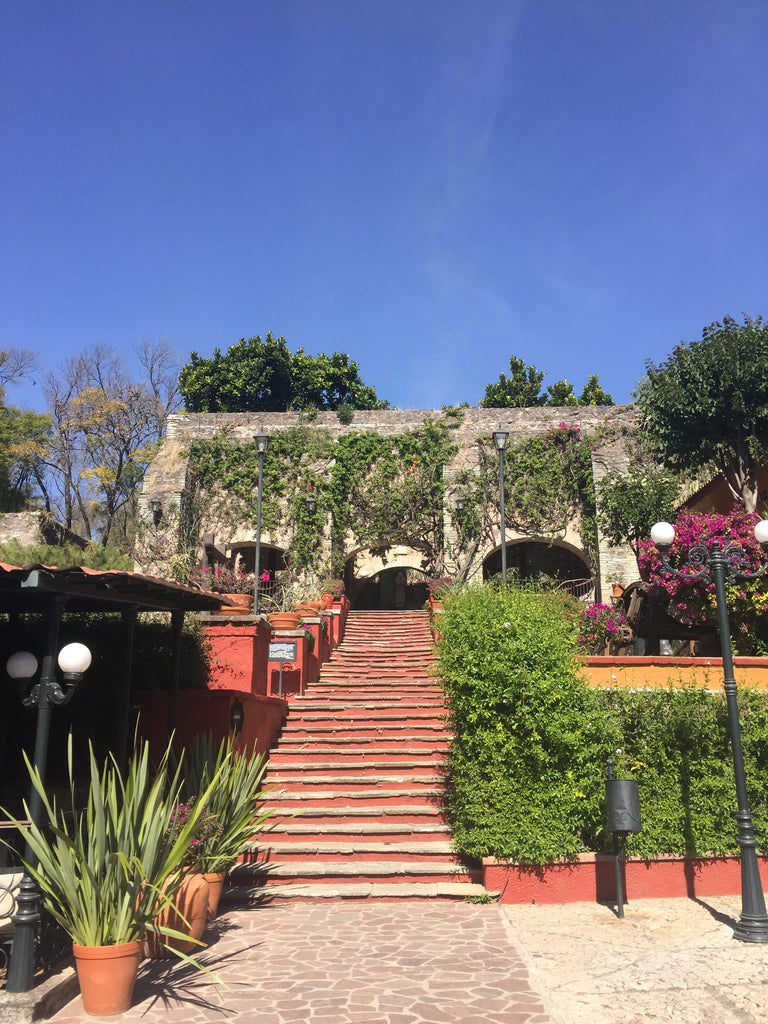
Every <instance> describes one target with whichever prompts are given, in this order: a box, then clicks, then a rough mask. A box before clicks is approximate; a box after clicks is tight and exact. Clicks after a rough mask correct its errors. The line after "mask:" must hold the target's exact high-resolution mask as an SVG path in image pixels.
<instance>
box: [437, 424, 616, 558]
mask: <svg viewBox="0 0 768 1024" xmlns="http://www.w3.org/2000/svg"><path fill="white" fill-rule="evenodd" d="M598 443H600V444H603V443H605V437H604V436H603V434H602V433H600V434H598V433H596V434H591V435H587V436H585V435H584V434H582V431H581V429H580V428H579V427H577V426H573V425H571V424H567V423H561V424H559V426H558V427H556V428H555V429H553V430H548V431H547V432H546V433H544V434H539V435H536V436H535V437H530V438H526V439H525V440H523V441H520V442H518V443H517V444H513V445H510V446H509V447H508V448H507V449H506V450H505V452H504V495H505V503H504V504H505V509H504V511H505V517H504V518H505V522H506V525H507V526H508V527H510V528H511V529H514V530H516V531H518V532H519V533H525V534H531V535H535V536H539V537H547V538H550V539H552V540H554V539H556V538H560V537H563V536H564V535H565V532H566V529H567V528H568V526H569V524H572V523H573V522H577V523H578V524H579V531H580V533H581V538H582V542H583V544H584V547H585V548H589V547H593V546H594V544H595V537H596V530H595V488H594V482H593V477H592V460H591V455H592V451H593V449H594V448H595V447H596V446H597V444H598ZM457 482H458V484H459V486H460V488H461V489H462V492H463V496H464V507H463V508H462V509H461V510H460V511H457V512H455V513H454V523H455V527H456V531H457V534H458V537H459V541H460V544H461V545H463V546H465V547H466V546H469V544H470V543H471V542H472V541H474V540H476V539H477V538H479V537H481V536H484V535H487V534H488V533H489V532H490V531H491V530H492V528H493V526H494V525H495V524H496V523H498V500H499V499H498V495H499V460H498V453H497V451H496V449H495V447H494V445H493V441H492V439H491V438H479V439H478V467H477V471H476V473H471V472H470V471H467V472H465V473H464V474H463V475H462V476H461V477H460V478H459V480H458V481H457Z"/></svg>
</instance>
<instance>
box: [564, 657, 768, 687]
mask: <svg viewBox="0 0 768 1024" xmlns="http://www.w3.org/2000/svg"><path fill="white" fill-rule="evenodd" d="M580 674H581V677H582V678H583V679H584V680H585V681H586V682H587V683H588V685H589V686H594V687H602V688H612V687H622V688H628V689H635V690H640V689H649V688H653V689H656V688H662V689H667V688H669V687H675V688H682V687H684V686H695V687H698V688H699V689H702V690H711V691H713V692H718V691H721V690H722V689H723V659H722V658H677V657H669V656H667V657H647V658H646V657H631V658H611V657H589V658H584V659H583V662H582V669H581V673H580ZM733 674H734V678H735V679H736V682H737V683H738V685H739V686H745V687H749V688H750V689H754V690H768V658H734V659H733Z"/></svg>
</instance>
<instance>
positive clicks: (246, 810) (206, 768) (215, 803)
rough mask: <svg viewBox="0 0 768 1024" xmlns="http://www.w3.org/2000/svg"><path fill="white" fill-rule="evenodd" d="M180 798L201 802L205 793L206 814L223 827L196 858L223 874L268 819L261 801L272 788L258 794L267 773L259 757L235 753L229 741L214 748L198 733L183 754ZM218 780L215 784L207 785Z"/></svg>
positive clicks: (264, 761) (268, 812) (207, 735)
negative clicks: (192, 798) (212, 816)
mask: <svg viewBox="0 0 768 1024" xmlns="http://www.w3.org/2000/svg"><path fill="white" fill-rule="evenodd" d="M183 764H184V770H183V780H182V795H183V796H184V797H185V798H186V799H190V798H191V797H196V798H197V799H196V800H195V804H199V803H201V801H202V799H203V798H202V797H201V794H203V793H205V792H206V791H207V794H208V795H207V796H206V797H205V800H204V802H205V811H206V813H208V814H212V815H214V816H215V818H216V819H217V821H218V822H219V824H220V825H221V827H222V832H221V835H218V836H215V837H212V838H210V839H207V840H206V844H205V851H204V853H203V855H202V857H201V859H200V862H201V866H202V868H203V870H204V871H226V870H227V868H229V867H231V866H232V865H233V864H234V863H235V862H236V861H237V858H238V857H239V856H240V854H241V853H244V852H245V851H246V850H248V849H251V848H252V847H253V845H254V842H255V840H256V837H257V836H258V835H259V833H261V832H263V831H264V830H265V829H264V826H265V824H266V822H267V821H268V819H269V818H270V817H271V815H272V813H273V812H272V811H271V810H270V809H267V808H265V806H264V797H265V796H266V795H267V794H268V793H270V792H271V791H272V790H271V789H269V790H262V788H261V783H262V780H263V778H264V773H265V771H266V769H267V764H268V762H267V758H266V756H265V755H264V754H257V753H256V752H253V753H251V754H249V755H248V754H240V753H237V752H236V751H235V750H234V748H233V745H232V740H231V739H230V738H225V739H223V740H222V741H221V743H220V744H219V745H218V747H217V746H216V744H215V742H214V739H213V736H212V735H211V734H210V733H205V734H202V733H201V734H198V735H197V736H196V737H195V740H194V743H193V744H192V747H191V749H190V750H189V751H188V752H187V753H186V754H185V758H184V762H183ZM213 779H217V780H218V781H217V783H216V785H215V786H212V785H211V782H212V780H213Z"/></svg>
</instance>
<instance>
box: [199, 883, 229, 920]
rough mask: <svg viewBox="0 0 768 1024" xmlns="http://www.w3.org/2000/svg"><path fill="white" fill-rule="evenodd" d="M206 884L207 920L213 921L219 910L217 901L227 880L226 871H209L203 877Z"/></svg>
mask: <svg viewBox="0 0 768 1024" xmlns="http://www.w3.org/2000/svg"><path fill="white" fill-rule="evenodd" d="M203 878H204V879H205V880H206V882H207V883H208V920H209V921H213V919H214V918H215V917H216V914H217V913H218V910H219V900H220V899H221V894H222V892H223V890H224V882H225V881H226V878H227V872H226V871H210V872H207V873H206V874H204V875H203Z"/></svg>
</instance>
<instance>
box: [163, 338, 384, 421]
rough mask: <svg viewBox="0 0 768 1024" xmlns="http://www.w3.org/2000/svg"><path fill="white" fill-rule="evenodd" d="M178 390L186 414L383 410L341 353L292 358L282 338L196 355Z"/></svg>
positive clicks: (302, 354) (301, 351) (252, 340)
mask: <svg viewBox="0 0 768 1024" xmlns="http://www.w3.org/2000/svg"><path fill="white" fill-rule="evenodd" d="M179 392H180V394H181V395H182V397H183V399H184V403H185V406H186V409H187V411H188V412H290V411H291V410H292V409H295V410H301V409H338V408H340V407H341V406H349V407H351V408H353V409H386V408H388V406H389V403H388V402H382V401H379V399H378V398H377V397H376V391H375V390H374V388H372V387H368V386H366V385H365V384H364V383H363V382H362V380H361V379H360V372H359V367H358V365H357V363H356V362H354V361H350V359H349V356H348V355H346V354H345V353H342V352H334V353H333V355H330V356H328V355H325V354H324V353H322V352H321V353H320V355H318V356H310V355H307V353H306V352H305V351H304V349H303V348H300V349H298V351H297V352H296V353H295V354H291V352H290V351H289V349H288V346H287V345H286V342H285V339H284V338H282V337H281V338H275V337H274V336H273V335H272V333H271V332H270V333H268V334H267V336H266V338H265V339H264V340H263V341H262V340H261V338H260V337H259V336H258V335H257V336H256V337H255V338H241V339H240V341H239V342H237V344H235V345H232V346H231V347H230V348H229V349H228V350H227V352H226V353H224V354H222V352H221V350H220V349H218V348H217V349H214V352H213V356H212V358H210V359H203V358H201V357H200V356H199V355H198V354H197V353H196V352H193V353H192V354H191V356H190V361H189V363H188V364H187V365H186V366H185V367H184V368H183V369H182V371H181V375H180V377H179Z"/></svg>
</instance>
